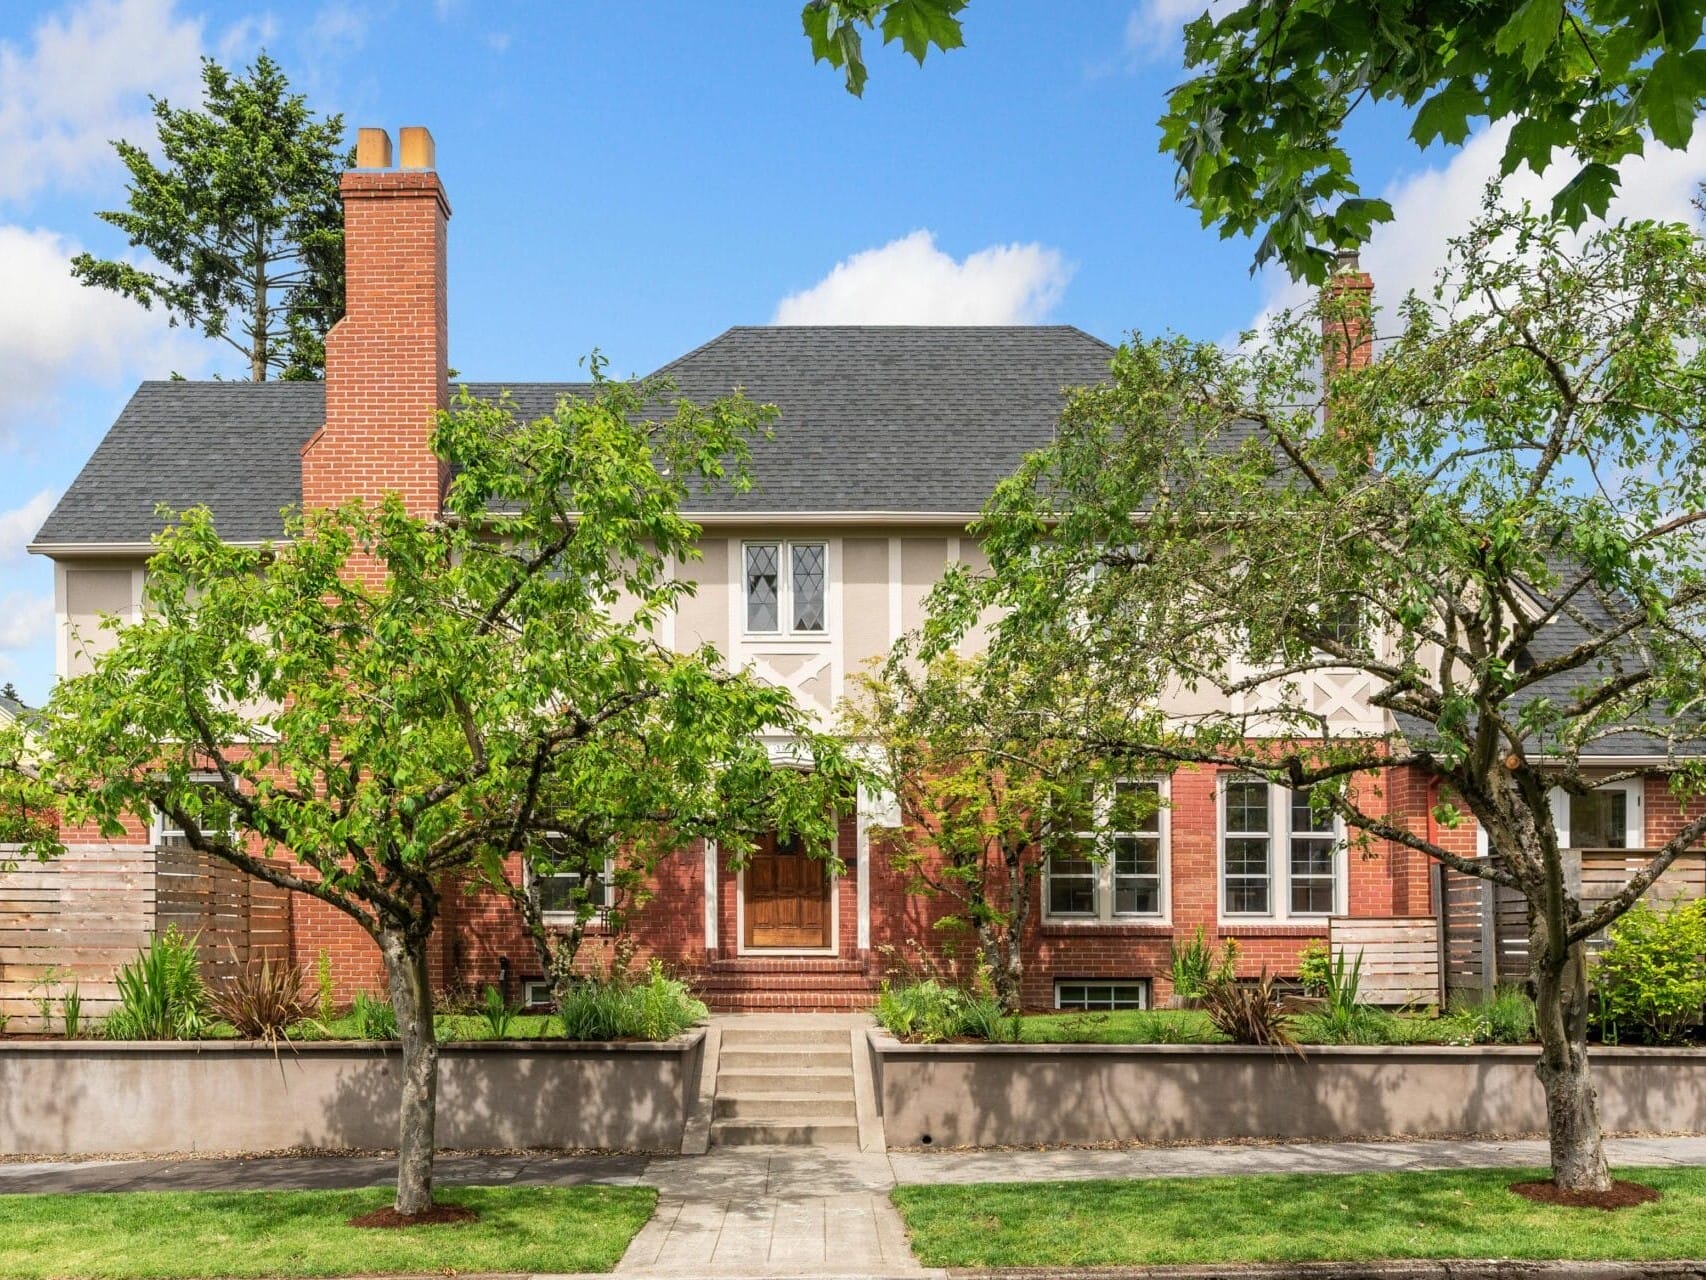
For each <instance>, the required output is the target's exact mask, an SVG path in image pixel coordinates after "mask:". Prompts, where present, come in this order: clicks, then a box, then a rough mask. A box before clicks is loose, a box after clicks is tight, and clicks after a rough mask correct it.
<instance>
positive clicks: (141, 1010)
mask: <svg viewBox="0 0 1706 1280" xmlns="http://www.w3.org/2000/svg"><path fill="white" fill-rule="evenodd" d="M117 986H118V1008H116V1009H114V1010H113V1011H112V1012H111V1013H110V1014H108V1015H107V1020H106V1024H105V1026H104V1028H103V1030H104V1031H105V1032H106V1036H107V1039H109V1040H196V1039H199V1038H200V1037H201V1036H202V1034H203V1033H204V1032H205V1031H206V1030H207V1023H208V1019H207V1004H208V1002H207V988H206V987H205V986H203V985H202V980H201V955H200V952H199V950H198V948H197V946H196V940H195V939H194V938H186V937H185V936H184V935H183V934H182V933H180V932H179V931H178V927H177V926H176V925H172V926H170V927H168V928H167V930H166V932H165V933H162V934H156V935H155V937H154V938H153V939H152V941H150V942H149V944H148V946H147V947H146V948H144V949H143V951H142V952H141V953H140V954H139V955H138V956H137V957H136V959H134V960H132V961H131V962H130V963H129V964H127V965H125V966H124V967H123V968H122V969H120V970H119V973H118V979H117Z"/></svg>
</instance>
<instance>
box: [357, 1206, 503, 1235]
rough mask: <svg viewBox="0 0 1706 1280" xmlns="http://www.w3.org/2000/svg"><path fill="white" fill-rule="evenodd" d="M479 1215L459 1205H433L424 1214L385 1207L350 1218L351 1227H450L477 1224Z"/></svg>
mask: <svg viewBox="0 0 1706 1280" xmlns="http://www.w3.org/2000/svg"><path fill="white" fill-rule="evenodd" d="M479 1220H480V1215H479V1214H477V1213H475V1212H474V1211H473V1210H472V1209H469V1208H466V1207H464V1206H462V1205H459V1204H435V1205H433V1207H432V1208H430V1209H428V1210H427V1211H426V1212H425V1213H398V1212H397V1211H396V1210H395V1209H394V1208H392V1207H390V1206H389V1205H387V1206H386V1207H385V1208H383V1209H375V1210H374V1211H373V1212H372V1213H364V1214H362V1215H360V1216H359V1217H355V1218H351V1219H350V1220H349V1224H350V1226H352V1227H381V1228H387V1229H389V1228H392V1227H436V1226H450V1225H453V1224H455V1223H459V1222H478V1221H479Z"/></svg>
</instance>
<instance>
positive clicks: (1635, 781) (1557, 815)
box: [1552, 778, 1647, 849]
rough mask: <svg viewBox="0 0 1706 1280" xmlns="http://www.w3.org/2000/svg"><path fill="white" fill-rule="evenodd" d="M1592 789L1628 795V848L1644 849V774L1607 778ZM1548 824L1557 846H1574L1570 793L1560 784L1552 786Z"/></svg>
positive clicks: (1645, 834)
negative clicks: (1555, 836) (1550, 812)
mask: <svg viewBox="0 0 1706 1280" xmlns="http://www.w3.org/2000/svg"><path fill="white" fill-rule="evenodd" d="M1594 790H1595V791H1621V792H1623V793H1624V794H1625V795H1627V796H1628V797H1629V807H1628V811H1627V812H1628V822H1629V843H1628V844H1627V845H1625V846H1624V847H1625V848H1628V849H1645V848H1646V847H1647V803H1646V793H1647V780H1646V779H1645V778H1625V779H1624V780H1623V781H1622V782H1608V783H1606V784H1605V785H1604V786H1601V787H1595V788H1594ZM1552 827H1553V830H1555V831H1556V832H1557V833H1558V847H1559V848H1560V849H1574V848H1575V847H1576V844H1575V838H1574V833H1573V832H1572V831H1571V830H1570V793H1569V792H1568V791H1565V790H1564V788H1562V787H1553V788H1552Z"/></svg>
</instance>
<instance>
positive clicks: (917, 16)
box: [800, 0, 967, 97]
mask: <svg viewBox="0 0 1706 1280" xmlns="http://www.w3.org/2000/svg"><path fill="white" fill-rule="evenodd" d="M966 4H967V0H809V2H808V3H807V5H806V7H805V8H804V9H803V10H801V12H800V21H801V23H802V25H804V27H805V30H806V38H807V39H808V40H810V41H811V46H812V58H813V60H815V61H817V62H827V63H829V65H830V66H832V67H834V68H835V69H836V70H838V71H840V72H842V73H843V75H844V76H845V79H846V82H847V92H848V93H851V94H852V95H853V96H854V97H860V96H862V95H863V94H864V92H865V80H866V78H867V73H866V71H865V52H864V40H863V37H862V33H861V32H860V28H861V27H863V28H865V29H866V30H872V29H880V30H881V31H882V33H883V43H884V44H890V43H892V42H893V41H896V40H898V41H900V44H901V47H902V48H903V49H905V50H906V51H907V52H908V53H910V54H911V55H912V56H913V57H914V58H915V59H916V60H917V61H918V63H919V65H920V66H922V65H923V63H924V57H925V55H926V54H927V53H928V52H929V51H930V46H931V45H935V46H936V47H937V48H938V49H940V50H942V51H943V52H944V53H945V52H947V51H948V50H949V49H958V48H959V47H960V46H961V45H963V44H964V43H965V39H964V37H963V36H962V34H961V31H960V20H959V16H958V15H959V12H960V10H962V9H964V8H965V7H966Z"/></svg>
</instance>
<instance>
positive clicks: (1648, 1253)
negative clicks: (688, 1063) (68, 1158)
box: [893, 1168, 1706, 1267]
mask: <svg viewBox="0 0 1706 1280" xmlns="http://www.w3.org/2000/svg"><path fill="white" fill-rule="evenodd" d="M1543 1176H1545V1175H1544V1172H1543V1171H1541V1170H1538V1169H1530V1170H1520V1169H1454V1170H1447V1171H1441V1172H1428V1173H1355V1174H1260V1175H1249V1176H1245V1177H1234V1178H1156V1179H1148V1180H1142V1179H1134V1180H1122V1181H1094V1182H1048V1183H974V1184H969V1185H964V1186H903V1187H897V1188H896V1189H895V1191H894V1193H893V1196H894V1203H895V1205H896V1207H897V1208H898V1209H899V1210H900V1214H901V1217H902V1218H903V1219H904V1220H905V1221H906V1225H907V1227H908V1229H909V1230H910V1231H911V1232H912V1247H913V1250H914V1252H915V1253H916V1254H917V1255H918V1259H919V1261H920V1262H922V1263H924V1264H925V1265H926V1266H932V1267H1090V1266H1142V1265H1155V1264H1167V1263H1193V1262H1194V1263H1210V1264H1213V1263H1242V1262H1314V1261H1325V1260H1337V1261H1345V1262H1372V1261H1376V1260H1381V1259H1400V1258H1511V1259H1574V1260H1581V1261H1600V1260H1605V1259H1617V1260H1623V1261H1652V1260H1658V1259H1673V1258H1706V1169H1682V1168H1668V1169H1628V1170H1620V1171H1619V1172H1618V1174H1617V1176H1618V1177H1620V1178H1627V1179H1629V1180H1630V1181H1632V1182H1641V1183H1645V1184H1646V1185H1648V1186H1651V1187H1655V1188H1657V1189H1658V1190H1659V1191H1660V1192H1662V1193H1663V1197H1662V1199H1660V1200H1658V1201H1657V1202H1655V1203H1653V1204H1647V1205H1641V1206H1638V1207H1636V1208H1631V1209H1619V1210H1616V1211H1615V1212H1609V1213H1608V1212H1605V1211H1603V1210H1598V1209H1562V1208H1554V1207H1550V1206H1546V1205H1539V1204H1535V1203H1533V1202H1532V1201H1529V1200H1526V1199H1524V1198H1522V1197H1521V1196H1517V1195H1513V1194H1512V1193H1511V1192H1510V1191H1508V1190H1507V1189H1506V1188H1507V1187H1508V1186H1509V1184H1510V1183H1512V1182H1514V1181H1517V1180H1519V1179H1524V1178H1538V1177H1543Z"/></svg>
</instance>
